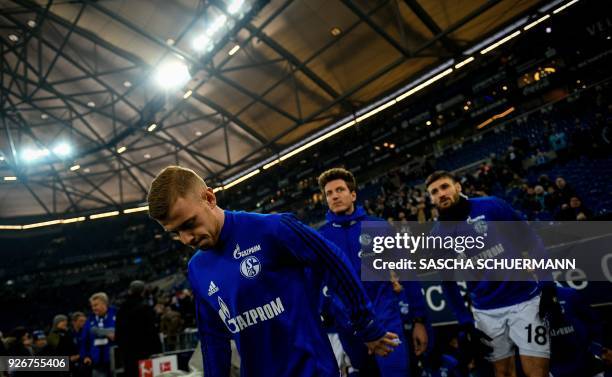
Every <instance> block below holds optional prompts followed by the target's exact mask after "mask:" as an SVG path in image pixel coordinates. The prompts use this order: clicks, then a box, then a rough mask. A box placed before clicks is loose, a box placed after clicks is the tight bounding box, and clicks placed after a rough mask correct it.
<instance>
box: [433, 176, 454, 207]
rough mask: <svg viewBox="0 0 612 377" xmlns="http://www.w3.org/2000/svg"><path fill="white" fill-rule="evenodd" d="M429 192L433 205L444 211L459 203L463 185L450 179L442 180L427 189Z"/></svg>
mask: <svg viewBox="0 0 612 377" xmlns="http://www.w3.org/2000/svg"><path fill="white" fill-rule="evenodd" d="M427 191H428V192H429V196H430V197H431V202H432V203H433V205H435V206H436V208H438V209H439V210H440V211H444V210H447V209H449V208H451V207H452V206H453V205H455V204H457V203H458V202H459V198H460V196H459V194H460V193H461V185H460V184H459V183H457V182H454V181H453V180H452V179H450V178H441V179H438V180H437V181H434V182H432V183H431V184H430V185H429V186H428V187H427Z"/></svg>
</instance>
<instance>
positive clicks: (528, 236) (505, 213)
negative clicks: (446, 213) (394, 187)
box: [432, 197, 543, 323]
mask: <svg viewBox="0 0 612 377" xmlns="http://www.w3.org/2000/svg"><path fill="white" fill-rule="evenodd" d="M462 200H466V201H467V203H466V206H467V208H466V212H467V216H465V217H464V218H462V219H452V220H454V221H453V222H452V223H451V222H438V223H437V224H436V226H435V227H434V229H433V230H432V234H437V235H453V234H454V235H464V236H465V235H473V236H477V235H478V232H479V231H480V232H482V231H483V230H484V229H486V233H487V236H486V237H485V248H484V250H496V251H497V252H499V251H500V250H501V254H499V255H500V257H507V258H513V257H520V256H521V253H522V252H523V251H525V250H524V248H525V245H530V246H534V245H535V247H536V248H537V249H538V250H531V251H535V252H536V253H543V249H542V247H541V241H540V240H539V239H538V238H537V236H536V235H535V234H534V233H533V232H532V231H531V230H530V229H529V228H528V227H527V226H526V225H524V226H523V225H519V224H521V223H524V220H523V218H521V216H519V214H518V213H517V212H516V211H515V210H514V209H513V208H512V207H510V205H508V204H507V203H506V202H504V201H503V200H501V199H498V198H495V197H480V198H470V199H462ZM495 221H503V222H510V221H512V222H515V223H516V224H517V225H516V227H509V226H505V227H503V231H502V229H498V227H497V226H496V225H495V224H494V223H492V222H495ZM477 228H478V229H477ZM508 229H511V230H513V231H521V232H522V233H521V234H520V235H519V234H516V232H513V233H514V234H506V232H504V231H507V230H508ZM481 252H482V250H476V251H474V250H471V251H470V250H468V251H466V255H467V257H468V258H469V257H472V256H474V255H475V254H478V253H481ZM495 273H496V274H499V271H496V272H495ZM507 273H508V274H510V273H513V272H512V271H508V272H507ZM442 286H443V288H444V292H445V295H446V296H447V298H448V300H449V302H450V304H451V306H452V308H453V310H454V311H455V314H456V315H457V318H458V320H459V322H460V323H466V322H471V321H472V317H471V314H470V313H469V312H468V311H467V309H466V307H465V302H464V300H463V298H462V297H461V294H460V292H459V287H458V286H457V284H456V283H455V282H453V281H444V282H442ZM467 291H468V293H469V295H470V299H471V301H472V305H473V306H474V307H475V308H478V309H495V308H501V307H506V306H510V305H514V304H518V303H520V302H524V301H527V300H529V299H530V298H532V297H535V296H536V295H538V294H539V293H540V286H539V284H538V282H537V281H536V280H535V279H531V278H528V279H526V280H525V281H490V280H488V279H487V272H486V271H485V272H484V275H483V276H482V277H481V280H480V281H468V282H467Z"/></svg>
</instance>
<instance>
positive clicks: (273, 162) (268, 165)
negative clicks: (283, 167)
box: [263, 158, 280, 170]
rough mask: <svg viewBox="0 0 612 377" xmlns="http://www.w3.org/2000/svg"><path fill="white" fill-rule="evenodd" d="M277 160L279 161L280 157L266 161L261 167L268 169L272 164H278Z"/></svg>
mask: <svg viewBox="0 0 612 377" xmlns="http://www.w3.org/2000/svg"><path fill="white" fill-rule="evenodd" d="M279 162H280V158H277V159H276V160H274V161H272V162H268V163H267V164H265V165H264V166H263V169H264V170H266V169H270V168H271V167H272V166H274V165H276V164H278V163H279Z"/></svg>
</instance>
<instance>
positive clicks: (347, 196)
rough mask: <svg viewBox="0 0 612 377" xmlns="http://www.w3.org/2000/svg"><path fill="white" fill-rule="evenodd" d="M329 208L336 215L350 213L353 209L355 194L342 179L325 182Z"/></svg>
mask: <svg viewBox="0 0 612 377" xmlns="http://www.w3.org/2000/svg"><path fill="white" fill-rule="evenodd" d="M324 190H325V200H327V205H328V206H329V210H330V211H332V212H333V213H335V214H336V215H344V214H351V213H353V211H354V210H355V199H357V194H356V193H355V191H351V190H350V189H349V188H348V185H347V184H346V182H345V181H344V180H343V179H335V180H333V181H329V182H327V184H326V185H325V187H324Z"/></svg>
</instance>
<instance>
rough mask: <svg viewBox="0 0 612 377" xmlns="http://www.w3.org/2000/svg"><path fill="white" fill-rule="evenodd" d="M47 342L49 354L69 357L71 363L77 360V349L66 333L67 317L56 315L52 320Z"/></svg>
mask: <svg viewBox="0 0 612 377" xmlns="http://www.w3.org/2000/svg"><path fill="white" fill-rule="evenodd" d="M47 342H48V344H49V354H51V355H55V356H69V357H70V362H71V363H74V362H75V361H77V360H78V359H79V349H78V348H77V345H76V344H75V343H74V339H73V338H72V336H71V334H70V332H69V331H68V317H67V316H65V315H63V314H58V315H56V316H55V317H54V318H53V326H52V328H51V331H50V332H49V336H48V337H47Z"/></svg>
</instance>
